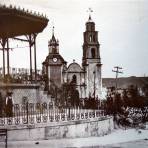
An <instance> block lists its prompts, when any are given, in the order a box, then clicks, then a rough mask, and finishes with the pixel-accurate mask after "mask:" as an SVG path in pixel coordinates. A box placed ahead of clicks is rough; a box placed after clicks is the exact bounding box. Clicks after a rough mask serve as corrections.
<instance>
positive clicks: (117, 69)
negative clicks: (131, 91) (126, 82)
mask: <svg viewBox="0 0 148 148" xmlns="http://www.w3.org/2000/svg"><path fill="white" fill-rule="evenodd" d="M114 68H115V70H112V72H115V73H116V80H115V82H116V86H115V90H116V92H117V88H118V74H119V73H121V74H123V72H122V71H120V70H121V69H122V67H119V66H116V67H114Z"/></svg>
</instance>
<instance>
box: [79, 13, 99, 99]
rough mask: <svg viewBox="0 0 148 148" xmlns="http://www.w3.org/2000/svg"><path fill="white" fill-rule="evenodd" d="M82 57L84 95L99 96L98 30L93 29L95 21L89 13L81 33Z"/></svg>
mask: <svg viewBox="0 0 148 148" xmlns="http://www.w3.org/2000/svg"><path fill="white" fill-rule="evenodd" d="M83 37H84V43H83V59H82V65H83V68H84V70H85V82H86V96H87V97H90V96H91V97H95V98H101V88H102V78H101V65H102V64H101V58H100V44H99V41H98V31H96V30H95V23H94V22H93V21H92V19H91V15H89V19H88V21H87V22H86V30H85V32H84V34H83Z"/></svg>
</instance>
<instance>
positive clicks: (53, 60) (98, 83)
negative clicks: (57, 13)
mask: <svg viewBox="0 0 148 148" xmlns="http://www.w3.org/2000/svg"><path fill="white" fill-rule="evenodd" d="M85 25H86V29H85V32H84V33H83V38H84V39H83V40H84V42H83V56H82V65H79V64H78V63H76V62H75V60H73V63H70V64H69V65H68V66H67V62H66V61H65V60H64V58H63V57H62V56H61V55H60V52H59V41H58V40H57V39H56V38H55V36H54V32H53V34H52V38H51V39H50V41H49V43H48V48H49V54H48V56H47V57H46V59H45V61H44V62H43V72H44V73H45V74H46V75H47V81H48V88H49V89H50V88H51V87H52V86H53V85H54V86H56V87H58V88H60V87H61V86H62V84H64V83H75V84H76V89H77V90H78V91H79V97H80V98H86V97H90V96H91V97H95V98H101V89H102V77H101V66H102V64H101V58H100V43H99V41H98V31H96V30H95V23H94V22H93V21H92V19H91V16H89V19H88V21H87V22H86V24H85Z"/></svg>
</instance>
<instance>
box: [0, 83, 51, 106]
mask: <svg viewBox="0 0 148 148" xmlns="http://www.w3.org/2000/svg"><path fill="white" fill-rule="evenodd" d="M7 91H11V92H12V93H13V94H12V96H13V100H14V103H15V104H22V103H23V98H27V100H28V102H29V103H37V102H40V103H42V102H47V103H48V102H49V98H48V97H49V96H47V94H44V91H43V90H40V86H39V85H38V84H3V85H0V92H1V93H2V96H3V99H5V98H6V94H7Z"/></svg>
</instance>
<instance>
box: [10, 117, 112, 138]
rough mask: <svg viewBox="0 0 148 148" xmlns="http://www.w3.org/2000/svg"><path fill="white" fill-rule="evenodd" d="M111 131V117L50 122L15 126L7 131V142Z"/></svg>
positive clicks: (84, 135) (98, 133)
mask: <svg viewBox="0 0 148 148" xmlns="http://www.w3.org/2000/svg"><path fill="white" fill-rule="evenodd" d="M113 129H114V124H113V118H112V117H104V118H99V119H89V120H83V121H81V120H79V121H69V122H52V123H50V125H49V124H36V125H28V126H21V127H18V126H16V127H11V128H9V129H8V141H19V140H20V141H23V140H43V139H46V140H47V139H56V138H78V137H90V136H102V135H106V134H109V133H110V132H111V131H112V130H113ZM17 135H19V136H17Z"/></svg>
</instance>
